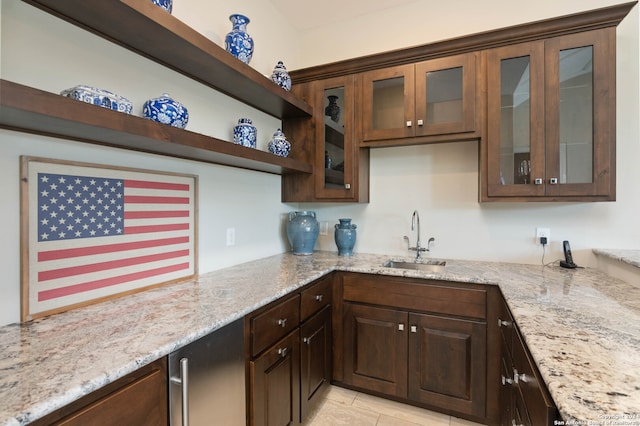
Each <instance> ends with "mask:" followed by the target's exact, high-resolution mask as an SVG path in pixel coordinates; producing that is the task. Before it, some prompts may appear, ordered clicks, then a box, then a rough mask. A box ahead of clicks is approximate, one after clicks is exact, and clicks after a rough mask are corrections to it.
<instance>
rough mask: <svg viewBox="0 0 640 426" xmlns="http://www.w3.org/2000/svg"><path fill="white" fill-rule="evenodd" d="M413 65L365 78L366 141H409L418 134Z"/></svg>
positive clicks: (363, 90) (379, 71)
mask: <svg viewBox="0 0 640 426" xmlns="http://www.w3.org/2000/svg"><path fill="white" fill-rule="evenodd" d="M414 83H415V82H414V65H413V64H409V65H401V66H397V67H392V68H384V69H380V70H375V71H369V72H365V73H363V74H362V128H363V137H364V140H376V139H394V138H406V137H411V136H413V135H414V134H415V132H414V121H415V120H414V119H415V96H414V92H415V90H414Z"/></svg>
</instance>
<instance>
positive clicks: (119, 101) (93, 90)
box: [60, 85, 133, 114]
mask: <svg viewBox="0 0 640 426" xmlns="http://www.w3.org/2000/svg"><path fill="white" fill-rule="evenodd" d="M60 94H61V95H62V96H66V97H68V98H72V99H76V100H78V101H82V102H86V103H88V104H93V105H97V106H100V107H103V108H107V109H111V110H114V111H118V112H124V113H125V114H131V111H132V110H133V104H132V103H131V101H130V100H129V99H127V98H124V97H122V96H119V95H116V94H115V93H111V92H109V91H108V90H104V89H98V88H97V87H91V86H85V85H79V86H75V87H72V88H70V89H66V90H63V91H62V92H60Z"/></svg>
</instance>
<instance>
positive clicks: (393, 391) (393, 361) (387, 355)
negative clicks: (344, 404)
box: [342, 303, 408, 398]
mask: <svg viewBox="0 0 640 426" xmlns="http://www.w3.org/2000/svg"><path fill="white" fill-rule="evenodd" d="M343 315H344V319H343V322H342V326H343V327H344V331H343V333H344V341H343V344H342V351H343V357H344V383H346V384H348V385H351V386H357V387H359V388H363V389H367V390H370V391H374V392H377V393H381V394H384V395H391V396H397V397H401V398H406V397H407V350H408V347H407V331H406V326H407V321H408V318H407V313H406V312H403V311H398V310H395V309H386V308H380V307H374V306H365V305H359V304H356V303H345V304H344V312H343Z"/></svg>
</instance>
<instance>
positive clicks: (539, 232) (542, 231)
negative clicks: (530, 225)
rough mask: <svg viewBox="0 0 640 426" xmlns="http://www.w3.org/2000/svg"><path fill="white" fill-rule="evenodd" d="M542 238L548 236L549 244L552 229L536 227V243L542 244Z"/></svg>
mask: <svg viewBox="0 0 640 426" xmlns="http://www.w3.org/2000/svg"><path fill="white" fill-rule="evenodd" d="M540 238H546V239H547V244H549V243H550V242H551V229H549V228H536V244H540Z"/></svg>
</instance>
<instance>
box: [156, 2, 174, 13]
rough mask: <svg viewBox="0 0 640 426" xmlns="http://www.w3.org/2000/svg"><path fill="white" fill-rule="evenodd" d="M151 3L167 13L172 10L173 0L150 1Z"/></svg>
mask: <svg viewBox="0 0 640 426" xmlns="http://www.w3.org/2000/svg"><path fill="white" fill-rule="evenodd" d="M151 3H153V4H155V5H158V6H160V7H161V8H163V9H164V10H166V11H167V12H169V13H171V9H173V0H151Z"/></svg>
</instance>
